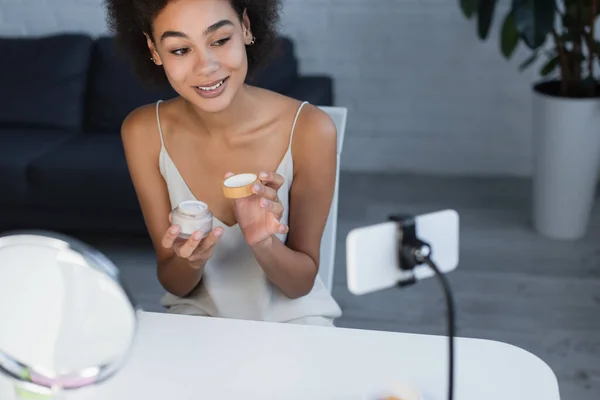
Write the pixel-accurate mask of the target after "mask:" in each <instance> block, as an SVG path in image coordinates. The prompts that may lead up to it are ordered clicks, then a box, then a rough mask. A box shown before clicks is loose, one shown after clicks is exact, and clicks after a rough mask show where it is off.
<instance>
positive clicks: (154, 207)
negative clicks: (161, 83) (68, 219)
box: [121, 106, 204, 297]
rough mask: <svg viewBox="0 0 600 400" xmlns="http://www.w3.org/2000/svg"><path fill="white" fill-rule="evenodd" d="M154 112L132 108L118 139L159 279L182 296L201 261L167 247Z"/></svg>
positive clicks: (166, 204) (189, 288)
mask: <svg viewBox="0 0 600 400" xmlns="http://www.w3.org/2000/svg"><path fill="white" fill-rule="evenodd" d="M155 115H156V114H155V109H154V107H153V106H144V107H141V108H138V109H137V110H135V111H133V112H132V113H131V114H130V115H129V116H128V117H127V118H126V119H125V121H124V122H123V125H122V127H121V139H122V141H123V148H124V150H125V157H126V160H127V166H128V169H129V174H130V176H131V179H132V181H133V186H134V188H135V192H136V194H137V197H138V201H139V204H140V207H141V210H142V214H143V216H144V221H145V223H146V227H147V229H148V232H149V234H150V239H151V240H152V244H153V246H154V250H155V252H156V258H157V275H158V280H159V282H160V283H161V285H162V286H163V287H164V288H165V290H167V291H168V292H170V293H173V294H174V295H177V296H181V297H183V296H186V295H187V294H189V292H191V291H192V290H193V289H194V288H195V287H196V286H197V285H198V283H199V282H200V279H201V277H202V272H203V270H204V262H203V261H196V262H191V261H189V260H188V259H187V258H182V257H179V256H177V254H176V253H175V251H174V249H173V247H171V246H168V244H169V242H170V240H171V239H172V238H174V237H175V236H177V232H176V233H173V234H171V236H169V234H168V233H167V230H168V229H169V227H170V222H169V214H170V212H171V205H170V200H169V195H168V190H167V187H166V184H165V181H164V179H163V177H162V175H161V174H160V170H159V166H158V159H159V157H158V156H159V152H160V138H159V136H158V135H159V133H158V130H157V127H156V117H155ZM171 242H172V241H171ZM192 250H193V249H192ZM190 253H191V251H190Z"/></svg>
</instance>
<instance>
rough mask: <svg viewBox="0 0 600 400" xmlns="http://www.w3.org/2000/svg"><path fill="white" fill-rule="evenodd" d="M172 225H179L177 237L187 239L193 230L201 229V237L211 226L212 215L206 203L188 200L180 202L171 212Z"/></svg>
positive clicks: (207, 232) (205, 234) (206, 234)
mask: <svg viewBox="0 0 600 400" xmlns="http://www.w3.org/2000/svg"><path fill="white" fill-rule="evenodd" d="M171 221H172V223H173V225H179V237H181V238H184V239H187V238H189V237H190V236H192V234H193V233H194V232H195V231H201V232H202V233H203V236H202V237H203V238H204V237H206V236H208V234H209V233H210V232H211V231H212V228H213V215H212V213H211V212H210V210H209V209H208V206H207V205H206V203H203V202H201V201H195V200H189V201H184V202H181V203H180V204H179V205H178V206H177V207H176V208H175V209H174V210H173V213H172V214H171Z"/></svg>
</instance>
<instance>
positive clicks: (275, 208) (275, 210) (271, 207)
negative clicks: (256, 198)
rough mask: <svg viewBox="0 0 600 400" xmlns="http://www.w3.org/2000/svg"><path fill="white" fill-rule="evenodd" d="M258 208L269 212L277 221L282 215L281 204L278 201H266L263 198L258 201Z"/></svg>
mask: <svg viewBox="0 0 600 400" xmlns="http://www.w3.org/2000/svg"><path fill="white" fill-rule="evenodd" d="M260 206H261V207H262V208H264V209H265V210H267V211H269V212H271V213H272V214H273V215H274V216H275V218H277V219H278V220H279V218H281V216H282V215H283V204H281V203H280V202H278V201H271V200H267V199H265V198H264V197H263V198H262V199H260Z"/></svg>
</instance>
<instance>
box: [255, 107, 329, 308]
mask: <svg viewBox="0 0 600 400" xmlns="http://www.w3.org/2000/svg"><path fill="white" fill-rule="evenodd" d="M336 149H337V132H336V127H335V124H334V123H333V121H332V120H331V119H330V118H329V116H328V115H327V114H326V113H325V112H323V111H322V110H320V109H318V108H317V107H314V106H312V105H307V106H305V107H304V109H303V112H302V113H301V114H300V117H299V118H298V122H297V123H296V131H295V133H294V143H293V147H292V151H293V157H294V181H293V183H292V187H291V191H290V205H289V224H288V225H289V233H288V238H287V241H286V244H283V243H282V242H281V241H280V240H279V239H277V238H276V237H272V238H271V240H268V241H265V242H264V243H261V244H260V245H257V246H254V247H253V251H254V255H255V257H256V259H257V260H258V262H259V263H260V265H261V266H262V268H263V270H264V271H265V273H266V274H267V276H268V277H269V279H270V280H271V282H273V283H274V284H275V285H276V286H278V287H279V288H280V289H281V291H282V292H283V293H284V294H285V295H286V296H288V297H290V298H298V297H302V296H304V295H306V294H308V293H309V292H310V291H311V290H312V288H313V286H314V282H315V278H316V276H317V272H318V270H319V257H320V248H321V238H322V236H323V231H324V229H325V224H326V222H327V217H328V215H329V209H330V207H331V201H332V198H333V192H334V187H335V179H336V167H337V165H336V164H337V158H336Z"/></svg>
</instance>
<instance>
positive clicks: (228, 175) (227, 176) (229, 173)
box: [224, 172, 235, 179]
mask: <svg viewBox="0 0 600 400" xmlns="http://www.w3.org/2000/svg"><path fill="white" fill-rule="evenodd" d="M233 175H235V174H234V173H233V172H227V173H225V176H224V178H225V179H227V178H229V177H230V176H233Z"/></svg>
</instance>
